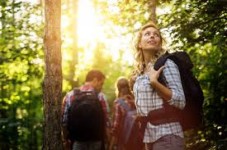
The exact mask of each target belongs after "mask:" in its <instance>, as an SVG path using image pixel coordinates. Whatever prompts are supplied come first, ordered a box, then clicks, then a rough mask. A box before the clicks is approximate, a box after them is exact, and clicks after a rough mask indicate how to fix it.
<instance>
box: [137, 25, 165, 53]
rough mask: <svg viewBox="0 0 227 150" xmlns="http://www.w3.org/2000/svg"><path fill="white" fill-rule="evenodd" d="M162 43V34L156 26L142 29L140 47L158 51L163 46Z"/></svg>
mask: <svg viewBox="0 0 227 150" xmlns="http://www.w3.org/2000/svg"><path fill="white" fill-rule="evenodd" d="M161 45H162V41H161V35H160V33H159V31H158V30H157V29H156V28H154V27H148V28H146V29H144V30H143V31H142V33H141V40H140V43H139V48H141V49H142V50H154V51H157V50H159V49H160V48H161Z"/></svg>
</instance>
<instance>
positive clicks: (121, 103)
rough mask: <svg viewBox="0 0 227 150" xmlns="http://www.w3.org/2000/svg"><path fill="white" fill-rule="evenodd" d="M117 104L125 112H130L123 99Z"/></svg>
mask: <svg viewBox="0 0 227 150" xmlns="http://www.w3.org/2000/svg"><path fill="white" fill-rule="evenodd" d="M117 103H118V104H120V105H121V106H122V107H123V108H124V109H125V110H126V111H129V110H130V107H129V106H128V105H127V104H126V103H125V101H124V100H123V99H119V100H118V101H117Z"/></svg>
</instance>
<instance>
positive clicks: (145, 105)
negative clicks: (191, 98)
mask: <svg viewBox="0 0 227 150" xmlns="http://www.w3.org/2000/svg"><path fill="white" fill-rule="evenodd" d="M163 74H164V77H165V81H166V85H167V87H168V88H169V89H170V90H171V91H172V98H171V99H170V100H169V101H168V103H169V104H170V105H173V106H175V107H177V108H180V109H183V108H184V106H185V96H184V91H183V88H182V84H181V79H180V73H179V70H178V67H177V65H176V64H175V63H174V62H173V61H172V60H170V59H167V61H166V63H165V68H164V70H163ZM133 91H134V94H135V102H136V107H137V113H138V115H139V116H147V114H148V113H149V111H151V110H155V109H158V108H162V107H163V99H162V98H161V97H160V96H159V95H158V93H157V92H156V91H155V89H154V88H153V87H152V86H151V84H150V80H149V77H148V75H146V74H143V75H140V76H138V77H137V78H136V82H135V84H134V87H133ZM168 134H174V135H177V136H180V137H182V138H183V137H184V135H183V131H182V127H181V125H180V123H179V122H172V123H165V124H160V125H152V124H151V123H149V122H148V124H147V127H146V129H145V134H144V139H143V142H144V143H152V142H155V141H156V140H158V139H159V138H161V137H163V136H165V135H168Z"/></svg>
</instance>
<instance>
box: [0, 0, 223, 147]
mask: <svg viewBox="0 0 227 150" xmlns="http://www.w3.org/2000/svg"><path fill="white" fill-rule="evenodd" d="M64 2H65V1H63V5H62V7H63V11H62V21H63V23H66V25H64V24H63V25H62V26H63V28H62V31H63V32H62V35H63V37H62V39H63V41H62V53H63V62H62V65H63V71H64V72H63V74H64V80H63V81H64V82H63V83H64V84H63V85H64V86H63V95H64V94H65V92H67V91H68V90H71V89H72V88H73V84H72V83H75V85H76V86H79V85H81V84H83V82H84V79H85V75H86V73H87V71H88V70H90V69H91V68H98V69H100V70H102V71H103V72H104V73H105V75H106V81H105V84H104V87H103V91H104V93H105V94H106V96H107V98H108V100H109V104H110V107H111V108H112V101H113V99H114V98H115V88H114V83H115V81H116V79H117V78H118V77H119V76H128V75H129V74H130V71H131V70H132V67H133V64H132V61H131V60H127V59H128V58H129V57H131V55H130V53H132V54H133V52H132V47H131V46H132V43H131V42H132V40H133V38H134V37H135V35H136V33H137V30H138V29H139V28H140V26H141V25H142V24H144V23H146V22H147V21H149V18H150V16H151V13H150V6H149V2H150V1H148V0H141V1H138V0H137V1H130V0H126V1H125V0H124V1H122V0H119V1H103V0H94V1H93V4H94V6H95V12H94V13H95V14H97V15H98V16H99V17H100V16H102V17H100V19H99V25H100V26H102V30H101V31H100V32H103V33H105V34H104V36H103V38H101V39H100V38H96V39H93V41H92V42H93V43H92V42H91V43H87V45H82V46H81V45H79V43H77V42H78V40H79V39H78V38H79V36H78V37H77V36H76V35H74V34H75V33H76V32H77V31H76V29H74V28H73V27H75V24H77V23H78V22H74V23H73V22H72V18H74V17H75V16H74V14H75V11H72V10H71V9H69V10H68V7H66V6H65V5H64ZM67 2H70V3H69V4H68V5H69V6H74V5H72V4H71V3H74V2H78V1H67ZM166 2H168V3H166ZM157 9H159V11H160V10H161V11H160V12H159V13H157V20H158V23H159V25H160V26H161V28H162V30H163V31H164V32H165V33H167V34H166V35H170V38H171V39H169V38H168V39H167V42H168V41H170V42H171V45H170V49H171V50H185V51H187V52H188V53H189V54H190V55H191V59H192V60H193V62H194V64H195V67H194V72H195V74H196V76H197V77H198V79H199V80H200V82H201V85H202V88H203V91H204V94H205V104H204V119H205V120H204V123H205V124H204V127H203V128H201V129H200V130H198V131H188V132H186V133H185V135H186V142H187V149H189V150H190V149H201V150H203V149H224V146H226V137H227V134H226V133H227V126H226V124H227V120H226V115H227V112H226V107H227V95H226V89H227V87H226V86H227V78H226V76H227V72H226V71H227V61H226V60H227V53H226V49H227V47H226V43H227V38H226V36H227V28H226V27H227V24H226V22H227V19H226V18H227V2H226V1H225V0H172V1H170V0H162V1H161V0H159V1H158V7H157ZM26 10H29V11H26ZM41 17H43V14H42V8H41V7H40V6H36V5H34V6H30V5H28V4H27V3H22V2H16V1H15V0H5V1H1V2H0V35H1V36H0V84H1V86H0V88H1V91H0V98H1V99H0V149H10V148H11V149H37V148H38V149H40V148H41V147H40V146H41V141H42V118H43V114H42V101H41V99H42V97H41V96H42V92H41V89H42V88H41V83H42V76H43V72H44V71H43V47H42V38H41V37H42V30H43V20H42V18H41ZM65 18H66V20H64V19H65ZM75 19H76V17H75ZM37 20H38V21H37ZM88 27H90V26H88ZM88 29H89V28H88ZM89 31H90V30H89ZM96 33H97V32H96ZM85 34H86V33H85ZM86 36H92V37H95V36H94V35H92V33H88V35H86ZM94 42H95V44H94ZM125 45H127V46H125ZM90 54H92V55H91V56H90ZM88 56H89V58H88ZM115 56H116V57H115ZM126 60H127V61H126ZM72 81H73V82H72ZM217 116H218V117H217Z"/></svg>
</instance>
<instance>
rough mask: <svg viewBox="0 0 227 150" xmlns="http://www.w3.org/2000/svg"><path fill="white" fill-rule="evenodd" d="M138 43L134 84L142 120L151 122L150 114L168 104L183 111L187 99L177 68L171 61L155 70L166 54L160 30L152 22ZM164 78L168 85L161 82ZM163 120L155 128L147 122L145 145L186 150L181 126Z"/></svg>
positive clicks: (161, 149) (155, 149)
mask: <svg viewBox="0 0 227 150" xmlns="http://www.w3.org/2000/svg"><path fill="white" fill-rule="evenodd" d="M137 38H138V39H137V41H136V43H135V49H136V55H135V56H136V58H135V59H136V62H137V65H136V66H135V70H134V71H133V74H132V77H131V81H132V85H133V87H132V88H133V93H134V97H135V105H136V107H137V115H138V119H139V120H140V118H141V120H142V122H143V118H147V116H148V114H149V112H152V111H155V110H158V109H160V108H163V107H164V106H163V105H164V104H168V105H171V106H174V107H175V108H179V109H183V108H184V107H185V95H184V91H183V88H182V83H181V78H180V74H179V70H178V67H177V65H176V64H175V63H174V62H173V61H172V60H170V59H167V61H166V62H165V64H164V66H162V67H161V68H160V69H158V70H157V71H156V70H154V68H153V66H154V63H155V62H156V60H157V59H158V58H159V57H161V56H162V55H163V54H164V53H165V50H164V48H163V37H162V35H161V33H160V30H159V28H158V27H157V26H156V25H155V24H154V23H153V22H149V23H148V24H146V25H144V26H143V27H142V28H141V30H140V31H139V33H138V37H137ZM160 74H163V76H164V79H163V80H164V81H165V83H166V85H163V84H161V83H160V82H159V80H158V78H159V76H160ZM171 119H172V118H168V117H166V116H165V115H162V116H160V120H162V121H163V122H161V123H157V124H152V123H151V122H150V121H147V122H146V124H145V125H144V127H145V132H144V138H143V142H144V143H145V149H146V150H183V149H184V146H185V143H184V135H183V130H182V126H181V124H180V122H179V121H178V120H177V119H173V120H171Z"/></svg>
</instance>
